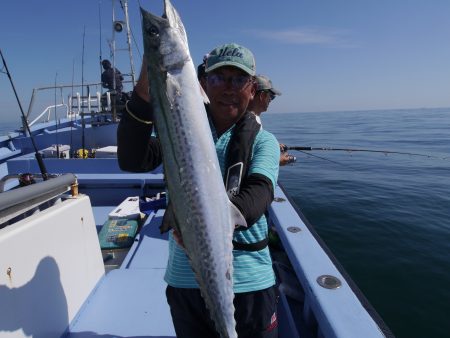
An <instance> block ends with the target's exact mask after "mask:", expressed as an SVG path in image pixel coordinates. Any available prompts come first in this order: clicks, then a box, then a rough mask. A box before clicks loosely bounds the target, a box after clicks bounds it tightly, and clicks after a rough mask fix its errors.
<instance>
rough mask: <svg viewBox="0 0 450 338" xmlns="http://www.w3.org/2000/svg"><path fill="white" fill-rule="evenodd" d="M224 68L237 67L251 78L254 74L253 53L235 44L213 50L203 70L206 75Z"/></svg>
mask: <svg viewBox="0 0 450 338" xmlns="http://www.w3.org/2000/svg"><path fill="white" fill-rule="evenodd" d="M224 66H232V67H237V68H239V69H242V70H243V71H244V72H246V73H247V74H249V75H252V76H254V75H255V73H256V65H255V58H254V56H253V53H252V52H251V51H250V50H249V49H247V48H245V47H243V46H240V45H238V44H236V43H228V44H225V45H221V46H218V47H216V48H214V49H213V50H212V51H211V52H210V53H209V55H208V58H207V60H206V69H205V70H206V72H207V73H208V72H210V71H212V70H214V69H217V68H220V67H224Z"/></svg>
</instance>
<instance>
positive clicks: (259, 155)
mask: <svg viewBox="0 0 450 338" xmlns="http://www.w3.org/2000/svg"><path fill="white" fill-rule="evenodd" d="M264 133H265V135H264V137H261V138H260V139H258V137H257V139H256V140H255V146H254V152H253V157H252V161H251V164H250V168H249V175H248V176H247V177H245V178H244V180H243V181H242V183H241V187H240V190H239V194H237V195H236V196H234V197H233V198H232V199H231V202H232V203H233V204H234V205H235V206H236V207H237V208H238V209H239V210H240V211H241V213H242V215H243V216H244V217H245V220H246V221H247V224H248V225H249V226H251V225H253V224H254V223H255V222H256V221H257V220H258V219H259V218H260V217H261V216H262V215H263V214H264V213H265V212H266V210H267V208H268V207H269V206H270V203H272V201H273V198H274V186H275V183H276V181H277V178H278V169H279V158H280V148H279V145H278V142H277V141H276V139H275V137H274V136H273V135H272V134H270V133H268V132H264Z"/></svg>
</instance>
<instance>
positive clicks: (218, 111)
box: [206, 66, 256, 124]
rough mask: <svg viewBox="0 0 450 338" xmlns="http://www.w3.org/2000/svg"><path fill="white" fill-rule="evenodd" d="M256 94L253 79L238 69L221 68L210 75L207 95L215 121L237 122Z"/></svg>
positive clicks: (207, 82) (207, 83)
mask: <svg viewBox="0 0 450 338" xmlns="http://www.w3.org/2000/svg"><path fill="white" fill-rule="evenodd" d="M255 92H256V84H255V83H254V81H253V77H252V76H250V75H248V74H247V73H245V72H244V71H242V70H240V69H239V68H236V67H229V66H225V67H220V68H218V69H215V70H214V71H212V72H210V73H208V76H207V81H206V94H207V95H208V98H209V100H210V112H211V114H212V116H213V118H214V120H216V121H217V120H220V121H227V122H229V123H231V124H234V123H235V122H237V121H238V120H239V119H240V117H241V116H242V115H243V114H244V113H245V111H246V110H247V106H248V103H249V101H250V100H251V99H252V98H253V96H254V95H255Z"/></svg>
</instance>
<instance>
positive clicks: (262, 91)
mask: <svg viewBox="0 0 450 338" xmlns="http://www.w3.org/2000/svg"><path fill="white" fill-rule="evenodd" d="M260 93H267V94H268V95H269V101H273V100H275V98H276V97H277V96H276V95H275V94H274V93H272V92H271V91H270V90H260Z"/></svg>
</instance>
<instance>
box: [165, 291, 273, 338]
mask: <svg viewBox="0 0 450 338" xmlns="http://www.w3.org/2000/svg"><path fill="white" fill-rule="evenodd" d="M166 296H167V302H168V303H169V306H170V313H171V314H172V320H173V324H174V326H175V332H176V334H177V337H178V338H199V337H208V338H215V337H217V338H219V335H218V334H217V332H216V330H215V328H214V323H213V322H212V320H211V319H210V316H209V311H208V309H206V307H205V302H204V301H203V298H202V297H201V296H200V290H198V289H180V288H174V287H171V286H167V289H166ZM234 307H235V313H234V317H235V318H236V322H237V325H236V331H237V333H238V337H239V338H276V337H278V319H277V313H276V309H277V294H276V288H275V286H273V287H270V288H268V289H264V290H260V291H253V292H244V293H236V294H235V297H234Z"/></svg>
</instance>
